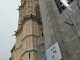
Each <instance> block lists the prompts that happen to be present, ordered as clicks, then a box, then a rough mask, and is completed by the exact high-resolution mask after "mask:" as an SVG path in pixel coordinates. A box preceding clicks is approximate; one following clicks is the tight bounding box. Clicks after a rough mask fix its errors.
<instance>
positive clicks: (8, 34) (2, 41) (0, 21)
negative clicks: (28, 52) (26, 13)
mask: <svg viewBox="0 0 80 60" xmlns="http://www.w3.org/2000/svg"><path fill="white" fill-rule="evenodd" d="M19 5H20V0H0V60H9V57H10V56H11V53H10V50H11V48H12V47H13V46H14V44H15V42H16V40H15V37H14V36H12V35H13V34H14V31H15V30H17V25H18V16H19V15H18V11H17V10H16V9H18V6H19Z"/></svg>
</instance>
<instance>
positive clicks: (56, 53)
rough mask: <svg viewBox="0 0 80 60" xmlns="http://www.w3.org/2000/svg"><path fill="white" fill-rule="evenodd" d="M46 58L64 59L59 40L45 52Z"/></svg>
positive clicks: (52, 59) (46, 59) (47, 59)
mask: <svg viewBox="0 0 80 60" xmlns="http://www.w3.org/2000/svg"><path fill="white" fill-rule="evenodd" d="M44 54H45V60H60V59H62V56H61V53H60V49H59V45H58V42H57V43H55V44H54V45H53V46H51V47H50V48H49V49H48V50H47V51H45V52H44Z"/></svg>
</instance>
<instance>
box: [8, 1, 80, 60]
mask: <svg viewBox="0 0 80 60" xmlns="http://www.w3.org/2000/svg"><path fill="white" fill-rule="evenodd" d="M68 4H69V5H70V8H71V10H70V9H69V8H67V7H66V6H65V5H64V4H63V3H62V2H61V1H60V0H21V6H19V9H18V10H19V22H18V30H17V31H16V32H15V36H16V44H15V45H14V47H13V48H12V50H11V58H10V59H9V60H45V56H44V52H45V51H46V50H48V49H49V48H50V47H51V46H53V45H54V44H55V43H56V42H58V43H59V48H60V51H61V55H62V59H61V60H79V59H80V0H68ZM40 14H41V16H40Z"/></svg>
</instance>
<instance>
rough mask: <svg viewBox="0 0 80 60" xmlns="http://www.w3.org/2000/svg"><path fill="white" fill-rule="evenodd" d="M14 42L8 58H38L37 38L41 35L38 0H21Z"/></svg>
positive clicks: (18, 59) (35, 59)
mask: <svg viewBox="0 0 80 60" xmlns="http://www.w3.org/2000/svg"><path fill="white" fill-rule="evenodd" d="M18 10H19V21H18V30H17V31H16V34H15V36H16V44H15V46H14V47H13V49H12V50H11V52H12V56H11V58H10V60H38V49H37V39H38V37H42V22H41V20H40V11H39V5H38V0H21V6H19V9H18Z"/></svg>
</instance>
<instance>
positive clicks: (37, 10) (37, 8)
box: [36, 7, 41, 18]
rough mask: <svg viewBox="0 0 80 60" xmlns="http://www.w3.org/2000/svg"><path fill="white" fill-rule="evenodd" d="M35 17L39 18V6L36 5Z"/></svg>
mask: <svg viewBox="0 0 80 60" xmlns="http://www.w3.org/2000/svg"><path fill="white" fill-rule="evenodd" d="M36 17H38V18H41V16H40V8H39V7H36Z"/></svg>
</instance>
